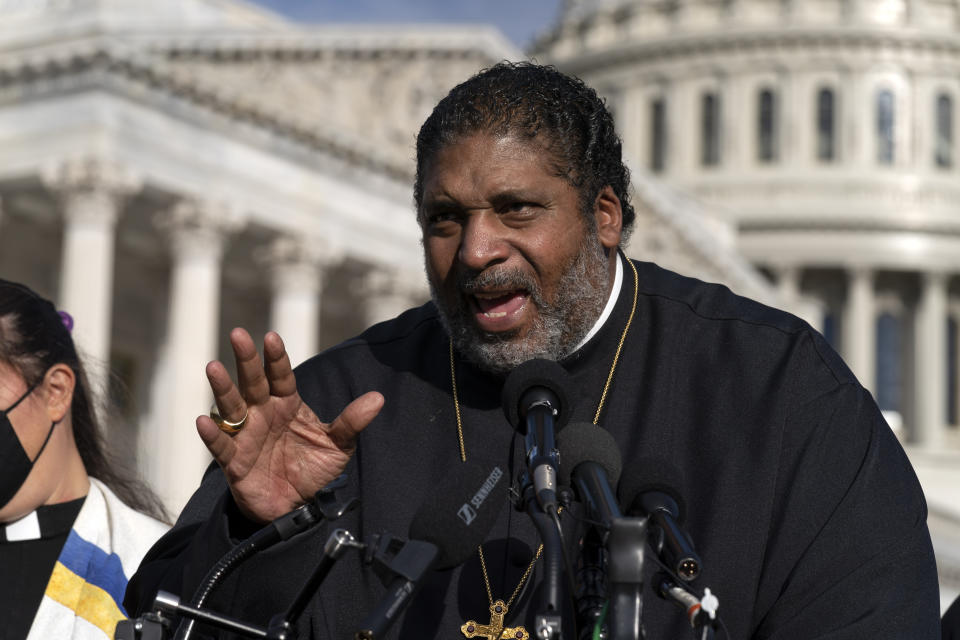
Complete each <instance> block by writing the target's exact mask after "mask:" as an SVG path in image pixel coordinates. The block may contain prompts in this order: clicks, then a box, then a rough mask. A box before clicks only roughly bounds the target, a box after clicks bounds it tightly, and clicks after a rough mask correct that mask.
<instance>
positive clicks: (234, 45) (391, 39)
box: [127, 24, 524, 63]
mask: <svg viewBox="0 0 960 640" xmlns="http://www.w3.org/2000/svg"><path fill="white" fill-rule="evenodd" d="M127 39H128V40H129V41H130V42H131V43H135V44H136V45H137V46H138V47H142V48H143V49H145V50H149V51H151V52H154V53H166V54H168V55H198V56H217V55H219V56H224V55H226V56H236V57H239V58H243V57H250V56H266V55H276V56H282V57H301V58H311V57H320V56H326V55H351V56H375V55H383V56H403V55H410V56H413V55H417V56H444V57H476V58H480V59H482V60H485V61H487V62H489V63H494V62H498V61H500V60H503V59H509V60H519V59H522V58H523V57H524V55H523V52H522V51H521V50H520V49H518V48H517V47H516V46H514V45H513V44H512V43H511V42H510V41H509V40H507V38H506V37H505V36H504V35H503V33H502V32H501V31H500V30H499V29H497V28H496V27H493V26H487V25H480V26H476V25H456V24H444V25H346V24H338V25H323V26H304V25H297V26H296V28H291V29H289V30H284V31H280V32H275V33H271V34H257V33H244V32H216V31H210V32H191V33H183V32H167V33H164V32H156V33H149V34H142V35H132V36H130V37H129V38H127Z"/></svg>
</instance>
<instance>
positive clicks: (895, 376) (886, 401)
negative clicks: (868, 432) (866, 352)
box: [876, 311, 903, 411]
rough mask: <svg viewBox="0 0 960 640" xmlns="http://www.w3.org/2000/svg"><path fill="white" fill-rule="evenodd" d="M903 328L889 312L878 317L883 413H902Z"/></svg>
mask: <svg viewBox="0 0 960 640" xmlns="http://www.w3.org/2000/svg"><path fill="white" fill-rule="evenodd" d="M902 339H903V338H902V326H901V322H900V318H899V317H898V316H897V315H895V314H893V313H890V312H889V311H887V312H884V313H881V314H880V315H879V316H878V317H877V371H876V375H877V379H876V384H877V386H876V389H877V404H878V405H879V406H880V409H881V410H882V411H900V394H901V390H902V386H901V378H900V372H901V371H902V366H901V365H902V363H901V358H900V355H901V349H902V343H901V340H902Z"/></svg>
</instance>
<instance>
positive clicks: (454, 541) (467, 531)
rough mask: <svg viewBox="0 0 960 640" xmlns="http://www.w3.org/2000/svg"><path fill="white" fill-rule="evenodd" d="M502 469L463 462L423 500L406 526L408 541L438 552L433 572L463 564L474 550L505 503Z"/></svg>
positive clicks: (505, 495)
mask: <svg viewBox="0 0 960 640" xmlns="http://www.w3.org/2000/svg"><path fill="white" fill-rule="evenodd" d="M509 484H510V480H509V478H508V475H507V473H506V470H505V469H503V468H502V467H498V466H484V465H480V464H478V463H475V462H464V463H462V464H459V465H457V466H456V467H454V471H453V472H452V473H451V474H450V475H449V476H448V477H447V478H446V482H444V483H443V484H442V485H440V486H438V487H437V490H436V491H435V492H434V494H433V495H432V496H430V497H429V498H427V500H426V501H424V502H423V504H421V505H420V508H419V509H418V510H417V513H416V515H415V516H414V517H413V522H411V524H410V534H409V536H410V538H411V539H412V540H422V541H424V542H431V543H433V544H435V545H436V546H437V548H438V549H439V550H440V553H439V556H438V557H437V562H436V564H435V565H434V568H436V569H449V568H451V567H455V566H457V565H460V564H463V563H464V562H466V561H467V559H468V558H469V557H470V556H471V555H472V554H473V553H474V552H475V551H476V550H477V547H478V546H479V545H480V544H481V543H482V542H483V540H484V539H485V538H486V537H487V534H488V533H489V532H490V529H492V528H493V525H494V523H495V522H496V521H497V515H498V514H499V513H500V510H501V509H502V508H503V505H504V504H505V503H506V502H507V490H508V485H509Z"/></svg>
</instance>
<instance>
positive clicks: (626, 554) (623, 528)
mask: <svg viewBox="0 0 960 640" xmlns="http://www.w3.org/2000/svg"><path fill="white" fill-rule="evenodd" d="M646 534H647V519H646V518H624V517H618V518H614V519H613V521H612V523H611V526H610V535H609V537H608V538H607V553H608V556H609V563H608V565H607V566H608V570H607V578H608V580H609V581H610V609H609V613H610V615H609V616H608V620H609V622H608V629H609V630H610V638H612V640H635V639H636V638H646V633H645V632H644V629H643V622H642V621H641V615H642V614H643V553H644V545H645V542H646V538H647V536H646Z"/></svg>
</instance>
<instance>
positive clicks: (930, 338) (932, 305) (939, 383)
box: [913, 272, 947, 447]
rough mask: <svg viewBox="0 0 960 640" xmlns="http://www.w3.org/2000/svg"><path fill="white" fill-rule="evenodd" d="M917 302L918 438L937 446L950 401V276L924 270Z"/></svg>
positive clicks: (915, 364)
mask: <svg viewBox="0 0 960 640" xmlns="http://www.w3.org/2000/svg"><path fill="white" fill-rule="evenodd" d="M921 279H922V282H921V291H920V300H919V302H918V304H917V320H916V325H915V326H916V330H915V332H914V335H915V341H916V343H915V345H914V347H915V350H914V353H915V358H916V361H915V363H914V370H915V374H914V384H915V385H916V388H915V390H914V398H915V402H916V418H915V423H914V425H913V434H914V440H915V441H916V442H917V444H920V445H922V446H926V447H936V446H937V445H939V444H940V442H941V440H942V437H943V430H944V427H945V424H946V420H945V415H944V412H945V410H946V403H947V385H946V379H947V375H946V374H947V372H946V355H947V340H946V334H947V330H946V324H947V276H946V274H943V273H935V272H931V273H924V274H923V275H922V276H921Z"/></svg>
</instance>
